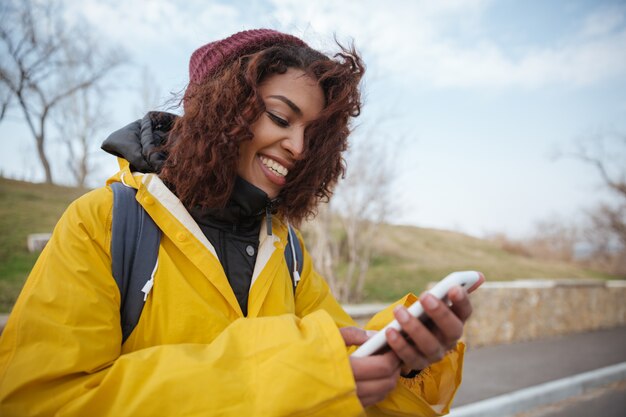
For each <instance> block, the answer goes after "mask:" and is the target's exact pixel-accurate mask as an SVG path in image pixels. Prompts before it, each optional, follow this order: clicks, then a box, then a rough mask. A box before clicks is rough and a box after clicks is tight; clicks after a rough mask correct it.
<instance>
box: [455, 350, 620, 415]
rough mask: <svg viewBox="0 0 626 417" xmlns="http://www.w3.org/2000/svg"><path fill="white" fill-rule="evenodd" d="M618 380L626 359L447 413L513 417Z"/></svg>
mask: <svg viewBox="0 0 626 417" xmlns="http://www.w3.org/2000/svg"><path fill="white" fill-rule="evenodd" d="M621 380H626V362H622V363H619V364H617V365H612V366H607V367H605V368H600V369H597V370H595V371H590V372H585V373H582V374H578V375H574V376H571V377H568V378H563V379H559V380H556V381H551V382H547V383H545V384H540V385H535V386H534V387H530V388H525V389H521V390H519V391H514V392H510V393H508V394H504V395H499V396H497V397H493V398H489V399H487V400H483V401H478V402H475V403H472V404H467V405H464V406H461V407H458V408H453V409H452V410H451V411H450V414H449V416H450V417H507V416H513V415H515V414H517V413H521V412H524V411H528V410H531V409H533V408H536V407H539V406H543V405H548V404H553V403H556V402H558V401H561V400H565V399H567V398H570V397H574V396H576V395H580V394H582V393H584V392H585V391H587V390H589V389H590V388H595V387H600V386H603V385H608V384H610V383H613V382H616V381H621Z"/></svg>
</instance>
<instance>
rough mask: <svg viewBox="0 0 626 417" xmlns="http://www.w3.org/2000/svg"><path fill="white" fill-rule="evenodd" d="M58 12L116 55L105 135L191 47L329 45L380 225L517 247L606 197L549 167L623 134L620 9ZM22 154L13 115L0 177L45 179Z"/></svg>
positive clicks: (239, 4)
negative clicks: (383, 214) (373, 185)
mask: <svg viewBox="0 0 626 417" xmlns="http://www.w3.org/2000/svg"><path fill="white" fill-rule="evenodd" d="M66 5H67V11H66V18H67V19H68V21H69V22H72V21H74V22H84V23H86V24H88V25H90V27H91V33H92V35H95V36H96V37H97V38H98V39H99V40H100V42H102V44H103V45H105V46H108V47H115V48H120V49H123V50H125V51H126V53H127V55H128V58H129V59H128V63H127V65H125V66H124V68H123V69H122V70H120V71H118V72H117V73H116V75H115V78H114V79H113V80H110V85H111V86H112V87H115V88H111V89H110V91H108V92H107V94H106V96H105V97H103V100H106V105H107V109H109V110H108V112H107V114H106V125H107V127H108V128H109V130H110V131H113V130H116V129H117V128H119V127H121V126H124V125H126V124H127V123H130V122H131V121H133V120H136V119H137V118H139V117H141V116H142V115H143V113H144V112H145V111H146V110H148V108H145V107H146V106H148V107H153V108H154V107H158V105H159V104H162V103H165V102H166V101H167V99H168V97H169V93H170V92H176V91H181V90H182V89H183V88H184V87H185V85H186V83H187V81H188V78H187V77H188V76H187V65H188V60H189V56H190V55H191V53H192V52H193V51H194V50H195V49H196V48H198V47H199V46H201V45H203V44H205V43H208V42H210V41H213V40H217V39H221V38H223V37H225V36H228V35H230V34H232V33H235V32H237V31H240V30H246V29H253V28H261V27H268V28H274V29H277V30H280V31H283V32H288V33H291V34H294V35H296V36H299V37H301V38H303V39H304V40H305V41H306V42H307V43H309V44H310V45H311V46H313V47H315V48H317V49H320V50H322V51H324V52H327V53H334V52H336V51H337V48H336V46H335V44H334V40H333V39H334V38H335V37H336V38H337V39H338V40H339V41H340V42H343V43H349V42H354V44H355V46H356V48H357V49H358V50H359V52H360V53H361V54H362V56H363V58H364V61H365V63H366V65H367V73H366V77H365V80H364V85H363V93H364V108H363V113H362V115H361V117H359V119H358V120H357V129H356V132H355V134H354V135H353V140H352V146H353V147H357V146H359V139H360V138H361V137H362V136H363V135H367V134H370V135H373V136H374V137H380V139H379V140H380V141H381V142H383V143H384V146H387V147H388V154H389V155H390V156H391V164H390V170H392V172H393V176H394V180H393V183H392V192H391V197H390V198H391V202H392V203H393V205H394V206H395V209H394V210H393V216H390V218H389V219H388V220H389V221H391V222H393V223H397V224H410V225H416V226H421V227H434V228H440V229H450V230H455V231H460V232H463V233H467V234H471V235H474V236H486V235H490V234H494V233H506V234H508V235H510V236H513V237H523V236H525V235H528V234H529V233H531V232H532V231H533V230H534V228H535V227H536V224H537V222H539V221H542V220H546V219H559V220H562V221H567V222H572V223H576V222H580V221H582V219H583V217H582V213H583V212H584V210H586V209H588V208H590V207H592V206H593V205H594V204H596V203H597V202H598V201H600V200H602V199H607V198H609V197H608V195H607V193H606V192H604V191H603V190H602V182H601V180H600V178H599V177H598V175H597V173H596V172H595V171H594V170H593V168H591V167H590V166H587V165H585V164H583V163H581V162H579V161H577V160H575V159H573V158H567V157H563V156H561V157H558V155H563V154H566V153H567V152H568V151H569V150H571V149H573V147H574V146H575V145H576V143H577V141H579V140H581V139H582V138H585V137H590V136H594V135H604V134H606V133H607V132H624V133H626V3H625V2H624V1H601V0H587V1H577V0H572V1H556V0H555V1H542V0H528V1H512V0H499V1H488V0H450V1H446V0H440V1H436V0H432V1H411V0H406V1H401V0H390V1H385V2H381V1H367V0H366V1H356V0H355V1H342V2H337V1H330V0H318V1H308V2H304V1H295V0H265V1H245V2H244V1H205V0H187V1H185V2H174V1H165V0H152V1H149V0H140V1H132V0H127V1H121V0H120V1H118V0H115V1H113V0H109V1H106V0H82V1H80V2H79V1H67V2H66ZM146 68H148V69H147V70H146ZM145 80H151V82H150V83H149V85H150V88H153V89H154V90H153V91H154V92H155V94H154V95H155V97H157V98H158V99H156V100H154V101H155V103H152V105H147V104H146V103H145V101H146V100H142V99H141V98H140V95H141V93H140V91H141V89H142V88H143V87H142V86H145V85H146V82H145ZM161 107H163V106H161ZM104 137H106V133H105V132H103V135H102V137H101V138H96V143H99V142H100V141H101V140H102V139H104ZM390 138H391V139H390ZM395 139H400V140H395ZM33 143H34V141H33V139H32V138H31V137H30V136H29V134H28V131H26V130H25V128H24V123H23V121H21V120H20V118H19V117H18V116H17V113H14V114H13V115H12V117H10V118H8V120H5V121H3V122H2V123H1V124H0V144H1V145H2V147H3V149H4V151H3V152H2V153H1V154H0V169H1V171H2V173H3V174H4V175H7V176H12V177H15V178H20V179H22V178H24V179H28V180H32V181H41V180H42V178H43V176H42V173H41V172H40V171H41V170H40V168H39V166H38V165H37V161H36V160H35V158H34V157H33V155H34V146H33ZM16 155H19V156H18V157H16ZM97 158H98V159H97V161H98V163H99V169H98V172H96V173H95V175H94V176H93V177H92V179H91V182H90V184H91V185H93V186H96V185H99V184H102V183H103V182H104V180H105V179H106V178H107V177H108V176H109V175H111V174H112V173H113V172H114V171H115V170H116V162H115V160H114V159H113V158H112V157H108V156H104V155H99V156H98V157H97ZM61 159H62V157H61V156H60V155H58V154H57V162H56V164H55V168H56V171H55V172H56V174H57V177H59V179H61V180H63V179H64V178H66V177H64V174H63V165H62V163H61V162H60V160H61ZM624 162H625V164H626V159H625V160H624ZM349 173H350V166H349V165H348V175H349Z"/></svg>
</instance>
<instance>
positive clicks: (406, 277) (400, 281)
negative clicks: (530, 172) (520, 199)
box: [0, 178, 610, 312]
mask: <svg viewBox="0 0 626 417" xmlns="http://www.w3.org/2000/svg"><path fill="white" fill-rule="evenodd" d="M86 191H87V190H85V189H76V188H69V187H60V186H50V185H45V184H32V183H27V182H21V181H14V180H8V179H2V178H0V312H6V311H9V310H10V308H11V307H12V305H13V303H14V302H15V299H16V297H17V294H18V293H19V291H20V289H21V287H22V285H23V282H24V280H25V279H26V276H27V275H28V273H29V271H30V269H31V268H32V266H33V264H34V262H35V260H36V258H37V255H36V254H29V253H28V252H27V250H26V236H28V234H30V233H41V232H51V231H52V229H53V228H54V225H55V223H56V221H57V220H58V219H59V217H60V216H61V214H62V213H63V211H64V210H65V208H66V207H67V205H68V204H69V203H70V202H71V201H73V200H74V199H76V198H77V197H79V196H80V195H82V194H83V193H85V192H86ZM376 245H377V246H376V249H375V257H374V260H373V264H372V266H371V269H370V273H369V275H368V279H367V283H366V299H367V300H368V301H390V300H393V299H395V298H396V297H398V296H400V295H403V294H405V293H406V292H407V291H414V292H419V291H421V290H422V289H423V288H424V287H425V285H426V283H427V282H429V281H433V280H437V279H439V278H441V277H442V276H443V275H446V274H447V273H449V272H451V271H455V270H465V269H477V270H480V271H483V272H484V273H485V275H486V277H487V279H489V280H511V279H518V278H610V277H608V276H606V275H603V274H601V273H597V272H593V271H586V270H583V269H580V268H578V267H576V266H573V265H569V264H562V263H555V262H546V261H539V260H536V259H530V258H526V257H522V256H518V255H512V254H510V253H507V252H505V251H504V250H502V249H500V248H499V247H498V246H497V245H496V244H495V243H492V242H488V241H485V240H481V239H476V238H473V237H469V236H466V235H463V234H459V233H454V232H449V231H443V230H432V229H423V228H417V227H410V226H391V225H386V226H384V227H383V229H382V231H381V232H380V233H379V234H378V237H377V242H376Z"/></svg>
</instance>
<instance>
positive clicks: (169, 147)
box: [159, 45, 365, 224]
mask: <svg viewBox="0 0 626 417" xmlns="http://www.w3.org/2000/svg"><path fill="white" fill-rule="evenodd" d="M339 46H340V48H341V51H340V52H339V53H337V54H336V55H335V56H334V57H333V58H329V57H328V56H326V55H324V54H322V53H320V52H318V51H316V50H314V49H312V48H309V47H305V46H293V45H281V46H273V47H270V48H267V49H264V50H262V51H260V52H257V53H254V54H251V55H246V56H242V57H240V58H239V59H237V60H236V61H235V62H232V63H230V65H226V66H223V67H222V68H220V69H219V70H218V71H217V72H216V73H215V74H214V75H213V76H211V77H209V78H208V79H207V80H205V81H204V82H203V83H202V84H197V85H196V84H190V85H189V86H188V88H187V91H186V92H185V97H184V109H185V114H184V115H183V116H181V117H180V118H178V119H177V120H176V122H175V124H174V127H173V128H172V131H171V134H170V136H169V137H170V138H171V140H168V141H167V142H166V143H165V144H164V146H163V148H162V149H161V150H162V151H164V152H165V153H167V155H168V157H167V160H166V161H165V164H164V166H163V168H162V170H161V172H160V173H159V176H160V177H161V178H162V179H163V180H164V181H166V182H167V183H169V184H170V185H171V186H173V188H174V189H175V191H176V194H177V195H178V197H179V198H180V200H181V201H182V202H183V204H184V205H185V206H186V207H188V208H189V207H198V206H199V207H203V208H204V207H224V206H225V205H226V203H227V201H228V199H229V197H230V195H231V193H232V190H233V186H234V183H235V179H236V176H237V163H238V152H239V145H240V144H241V143H242V142H243V141H246V140H252V138H253V134H252V132H251V129H250V127H251V125H252V124H253V123H254V122H255V121H256V120H257V119H258V118H259V117H260V116H261V115H262V114H263V113H264V111H265V105H264V103H263V100H262V98H261V96H260V95H259V93H258V87H259V84H260V83H262V82H263V80H264V79H266V78H267V77H268V76H270V75H272V74H284V73H285V72H286V71H287V69H289V68H295V69H300V70H302V71H304V72H305V73H306V74H307V75H308V76H310V77H311V78H312V79H314V80H317V82H318V84H319V86H320V87H321V88H322V91H323V92H324V97H325V101H326V105H325V107H324V109H323V110H322V112H321V114H320V116H319V117H318V118H317V119H316V120H315V121H313V122H311V123H310V125H309V126H308V127H307V128H306V130H305V133H304V138H305V139H304V151H303V155H302V158H301V159H300V160H299V161H297V163H296V165H295V167H294V168H293V169H291V170H289V174H288V175H287V183H286V185H285V186H284V187H283V188H282V190H281V191H280V194H279V196H278V203H277V206H276V209H277V211H278V212H279V213H280V214H281V215H284V216H286V217H287V218H288V219H289V220H290V221H291V222H294V223H296V224H298V223H300V222H301V221H302V220H303V219H304V218H307V217H312V216H314V215H315V214H316V207H317V203H318V202H319V201H327V200H328V199H329V198H330V196H331V195H332V190H333V187H334V186H335V184H336V183H337V180H338V179H339V177H342V176H343V175H344V173H345V161H344V159H343V156H342V153H343V152H344V151H345V150H346V149H347V146H348V142H347V138H348V135H349V134H350V120H351V118H353V117H356V116H358V115H359V114H360V111H361V95H360V90H359V82H360V80H361V78H362V76H363V73H364V71H365V67H364V65H363V62H362V60H361V58H360V56H359V55H358V53H357V52H356V50H355V49H354V46H351V47H350V48H346V47H343V46H341V45H339Z"/></svg>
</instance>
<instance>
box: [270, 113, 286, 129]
mask: <svg viewBox="0 0 626 417" xmlns="http://www.w3.org/2000/svg"><path fill="white" fill-rule="evenodd" d="M267 116H268V117H269V118H270V119H271V120H272V121H273V122H274V123H276V124H277V125H278V126H280V127H287V126H289V122H288V121H287V120H285V119H283V118H282V117H280V116H276V115H275V114H274V113H270V112H267Z"/></svg>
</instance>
